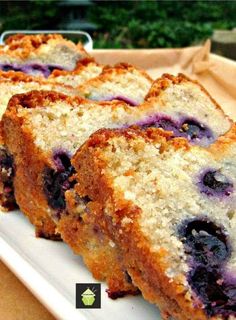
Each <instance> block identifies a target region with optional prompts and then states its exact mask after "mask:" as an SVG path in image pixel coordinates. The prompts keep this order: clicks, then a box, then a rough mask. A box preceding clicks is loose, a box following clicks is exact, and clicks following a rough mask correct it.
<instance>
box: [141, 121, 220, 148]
mask: <svg viewBox="0 0 236 320" xmlns="http://www.w3.org/2000/svg"><path fill="white" fill-rule="evenodd" d="M138 125H139V126H141V127H142V128H143V129H147V128H150V127H155V128H162V129H164V130H166V131H172V132H173V134H174V136H175V137H184V138H186V139H188V140H189V141H190V142H191V143H193V144H198V143H200V144H201V140H202V139H208V141H209V144H210V143H211V142H213V140H214V136H213V133H212V131H211V129H210V128H209V127H208V126H206V125H205V124H203V123H200V122H199V121H198V120H197V119H195V118H188V117H182V119H179V121H175V120H173V119H171V117H169V116H166V115H155V116H153V117H150V118H148V119H147V120H145V121H142V122H140V123H138Z"/></svg>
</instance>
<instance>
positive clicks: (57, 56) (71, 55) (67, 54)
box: [0, 34, 88, 77]
mask: <svg viewBox="0 0 236 320" xmlns="http://www.w3.org/2000/svg"><path fill="white" fill-rule="evenodd" d="M86 57H88V54H87V52H86V51H85V50H84V48H83V46H82V45H81V44H80V43H79V44H77V45H76V44H74V43H73V42H72V41H70V40H66V39H65V38H63V37H62V36H61V35H59V34H47V35H46V34H38V35H20V34H19V35H15V36H11V37H9V38H8V39H7V40H6V45H4V46H2V47H1V48H0V69H1V70H3V71H9V70H14V71H22V72H25V73H27V74H32V75H34V76H44V77H48V76H49V75H50V73H51V72H52V71H53V70H54V69H59V70H60V69H65V70H74V69H75V68H76V66H77V63H78V62H79V61H80V60H81V59H83V58H86Z"/></svg>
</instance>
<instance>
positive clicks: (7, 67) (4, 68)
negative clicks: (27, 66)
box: [0, 64, 13, 72]
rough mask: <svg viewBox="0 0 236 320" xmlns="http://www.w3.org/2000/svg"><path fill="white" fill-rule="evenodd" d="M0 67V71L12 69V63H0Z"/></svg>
mask: <svg viewBox="0 0 236 320" xmlns="http://www.w3.org/2000/svg"><path fill="white" fill-rule="evenodd" d="M0 69H1V70H2V71H6V72H7V71H10V70H13V67H12V65H10V64H2V65H1V66H0Z"/></svg>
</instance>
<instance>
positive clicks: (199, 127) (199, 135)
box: [179, 118, 213, 141]
mask: <svg viewBox="0 0 236 320" xmlns="http://www.w3.org/2000/svg"><path fill="white" fill-rule="evenodd" d="M179 131H180V136H183V137H186V138H187V139H188V140H190V141H192V140H193V141H194V140H201V139H203V138H207V139H211V138H213V135H212V132H211V130H210V129H209V128H208V127H207V126H206V125H204V124H202V123H200V122H199V121H198V120H196V119H188V118H187V119H184V120H182V122H181V124H180V129H179Z"/></svg>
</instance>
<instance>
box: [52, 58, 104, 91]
mask: <svg viewBox="0 0 236 320" xmlns="http://www.w3.org/2000/svg"><path fill="white" fill-rule="evenodd" d="M102 69H103V66H102V65H99V64H97V63H96V62H95V61H94V60H93V59H91V58H87V59H83V60H82V61H81V62H80V63H78V64H77V67H76V69H75V70H74V71H65V70H54V71H53V72H52V73H51V75H50V76H49V77H48V80H49V81H50V82H51V81H52V82H58V83H62V84H66V85H70V86H72V87H74V88H76V87H77V86H79V85H81V84H82V83H83V82H85V81H88V80H89V79H92V78H94V77H96V76H98V75H99V74H100V73H101V72H102Z"/></svg>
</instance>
